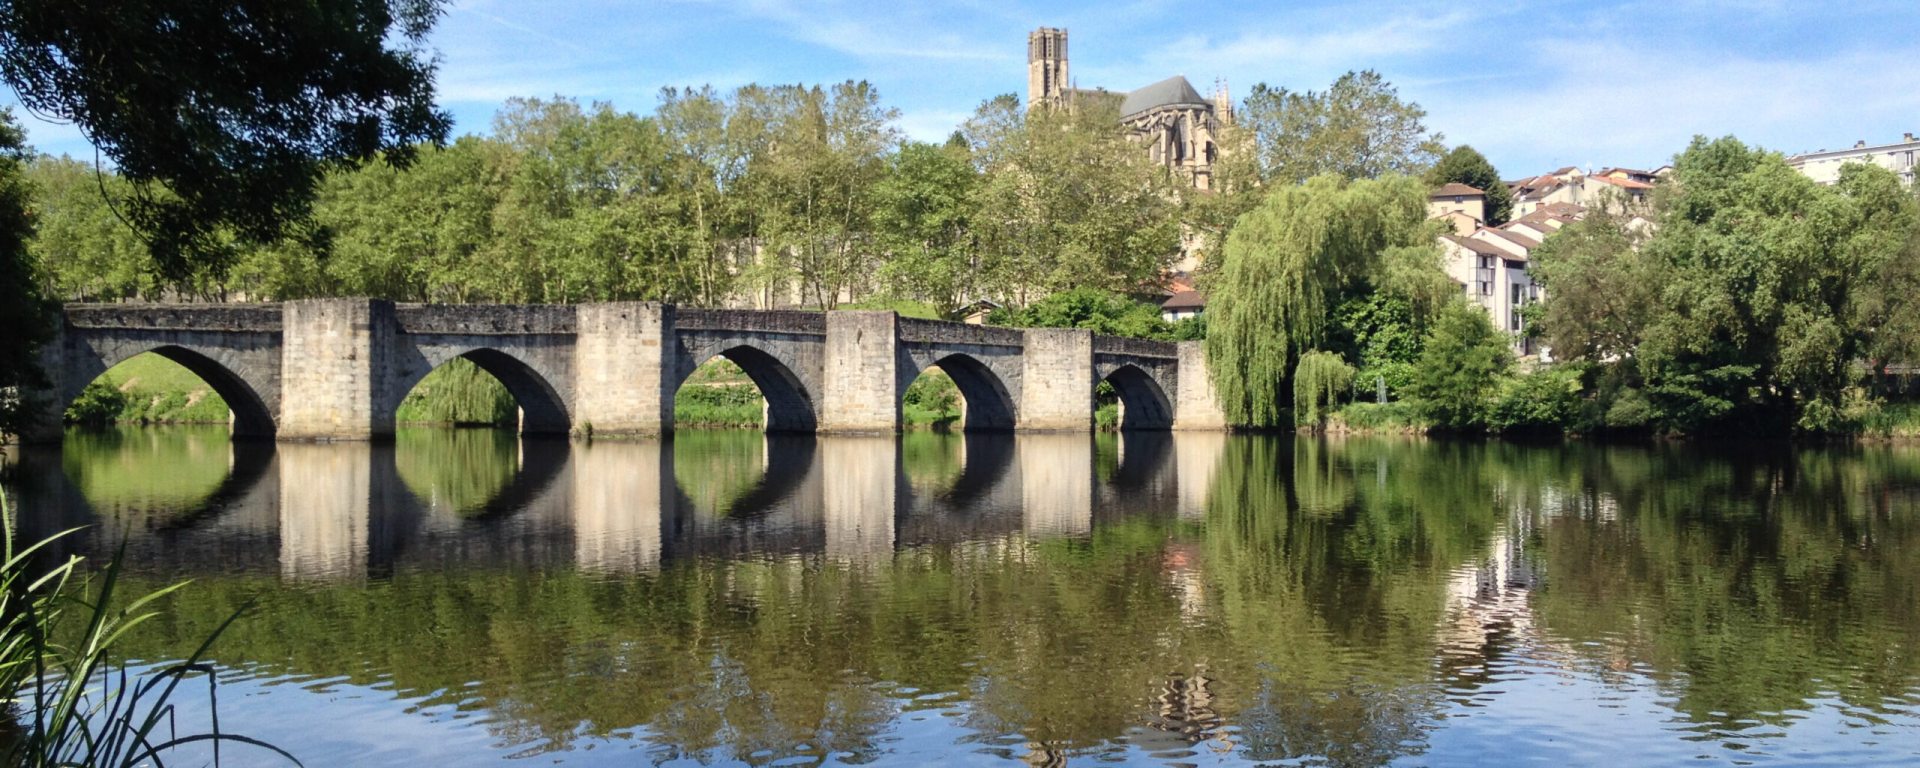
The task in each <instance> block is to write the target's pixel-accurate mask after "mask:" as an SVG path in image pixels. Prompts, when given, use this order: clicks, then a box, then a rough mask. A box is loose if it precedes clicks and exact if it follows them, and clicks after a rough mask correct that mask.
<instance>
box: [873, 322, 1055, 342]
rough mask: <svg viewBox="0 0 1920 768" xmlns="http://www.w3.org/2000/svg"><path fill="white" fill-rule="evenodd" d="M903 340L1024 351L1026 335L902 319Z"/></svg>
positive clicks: (985, 327)
mask: <svg viewBox="0 0 1920 768" xmlns="http://www.w3.org/2000/svg"><path fill="white" fill-rule="evenodd" d="M899 333H900V340H901V341H906V342H917V343H922V344H977V345H982V346H994V347H1016V348H1019V347H1025V346H1026V345H1027V335H1026V333H1025V332H1023V331H1021V330H1020V329H1019V328H999V327H995V326H989V325H969V324H967V323H954V322H948V321H944V320H922V319H919V318H912V317H903V318H900V320H899Z"/></svg>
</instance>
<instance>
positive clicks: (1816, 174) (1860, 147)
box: [1787, 133, 1920, 186]
mask: <svg viewBox="0 0 1920 768" xmlns="http://www.w3.org/2000/svg"><path fill="white" fill-rule="evenodd" d="M1848 163H1872V164H1874V165H1878V166H1880V167H1882V168H1885V169H1887V170H1889V171H1893V172H1894V173H1895V174H1897V175H1899V177H1900V182H1901V183H1903V184H1906V185H1908V186H1912V185H1913V178H1914V169H1915V164H1916V163H1920V139H1915V138H1914V137H1913V134H1911V133H1909V134H1906V135H1904V136H1901V137H1900V141H1898V142H1895V143H1892V144H1877V145H1874V146H1868V145H1867V142H1866V141H1864V140H1863V141H1856V142H1854V143H1853V146H1852V147H1849V148H1847V149H1838V150H1834V151H1831V152H1829V151H1827V150H1824V149H1822V150H1820V151H1817V152H1804V153H1801V154H1798V155H1793V156H1791V157H1788V158H1787V164H1788V165H1791V166H1793V167H1794V170H1797V171H1799V172H1801V173H1803V174H1806V176H1807V178H1810V179H1813V180H1814V181H1815V182H1818V183H1821V184H1832V183H1834V182H1837V181H1839V180H1840V169H1841V168H1842V167H1844V166H1846V164H1848Z"/></svg>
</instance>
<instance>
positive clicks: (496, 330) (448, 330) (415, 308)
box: [393, 304, 580, 336]
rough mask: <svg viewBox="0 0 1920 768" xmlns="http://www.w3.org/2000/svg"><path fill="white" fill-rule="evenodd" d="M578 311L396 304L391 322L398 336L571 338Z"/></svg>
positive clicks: (564, 306) (534, 306) (539, 306)
mask: <svg viewBox="0 0 1920 768" xmlns="http://www.w3.org/2000/svg"><path fill="white" fill-rule="evenodd" d="M579 318H580V308H579V307H577V306H574V305H572V304H528V305H510V304H399V305H395V306H394V309H393V319H394V323H395V325H396V326H397V328H396V330H398V331H399V332H400V333H411V334H445V335H460V336H524V335H528V334H536V335H571V334H573V333H576V332H577V331H578V330H579V325H580V322H579Z"/></svg>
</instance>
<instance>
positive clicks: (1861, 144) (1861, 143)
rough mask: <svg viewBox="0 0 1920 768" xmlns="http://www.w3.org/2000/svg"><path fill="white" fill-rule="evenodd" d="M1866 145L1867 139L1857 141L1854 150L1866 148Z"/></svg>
mask: <svg viewBox="0 0 1920 768" xmlns="http://www.w3.org/2000/svg"><path fill="white" fill-rule="evenodd" d="M1866 145H1867V140H1866V139H1861V140H1859V141H1856V142H1854V143H1853V148H1854V149H1859V148H1861V147H1864V146H1866Z"/></svg>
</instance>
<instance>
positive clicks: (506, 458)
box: [393, 428, 519, 517]
mask: <svg viewBox="0 0 1920 768" xmlns="http://www.w3.org/2000/svg"><path fill="white" fill-rule="evenodd" d="M518 451H519V436H518V435H515V434H514V433H513V432H512V431H511V430H505V429H436V428H425V429H401V430H398V431H397V432H396V433H395V435H394V444H393V464H394V469H395V470H396V471H398V472H399V473H400V481H401V482H402V483H404V484H406V486H407V488H408V490H411V491H413V494H414V495H415V496H418V497H420V499H421V500H422V501H425V502H426V503H427V505H428V506H430V507H433V508H435V509H444V510H447V511H449V512H452V513H453V514H455V515H459V516H462V517H465V516H469V515H473V514H476V513H479V512H481V511H482V510H484V509H486V507H487V502H490V501H492V500H493V498H494V497H495V496H497V495H499V493H500V491H501V489H503V488H505V487H507V484H508V483H511V482H513V475H514V473H515V472H516V471H518V469H519V459H518Z"/></svg>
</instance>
